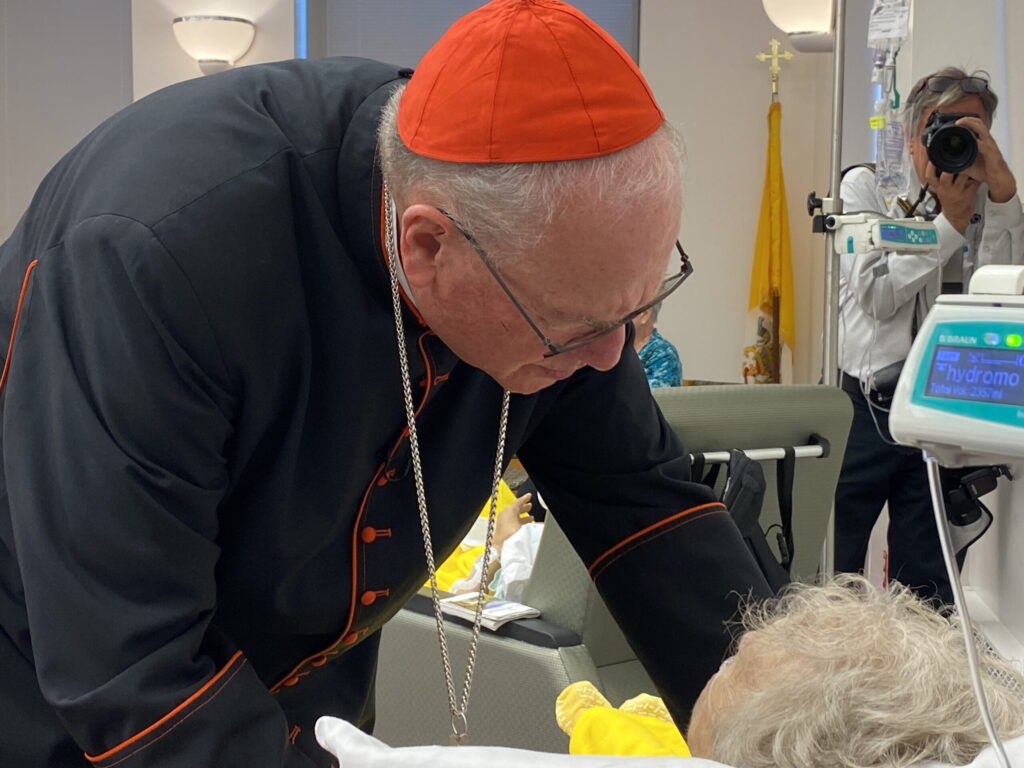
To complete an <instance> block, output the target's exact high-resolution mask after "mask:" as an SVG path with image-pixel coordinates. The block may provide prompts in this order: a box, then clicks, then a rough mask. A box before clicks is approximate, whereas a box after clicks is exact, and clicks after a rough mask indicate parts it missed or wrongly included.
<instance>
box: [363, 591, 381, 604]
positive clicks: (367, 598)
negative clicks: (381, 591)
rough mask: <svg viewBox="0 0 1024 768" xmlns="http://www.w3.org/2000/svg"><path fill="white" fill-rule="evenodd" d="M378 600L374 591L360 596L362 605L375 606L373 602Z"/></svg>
mask: <svg viewBox="0 0 1024 768" xmlns="http://www.w3.org/2000/svg"><path fill="white" fill-rule="evenodd" d="M376 599H377V593H376V592H374V591H373V590H367V591H366V592H363V594H362V595H360V597H359V602H360V603H362V604H363V605H373V602H374V600H376Z"/></svg>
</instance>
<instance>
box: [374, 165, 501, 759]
mask: <svg viewBox="0 0 1024 768" xmlns="http://www.w3.org/2000/svg"><path fill="white" fill-rule="evenodd" d="M383 188H384V228H385V241H386V242H385V243H384V251H385V255H386V256H387V259H388V272H389V273H390V275H391V303H392V307H393V308H394V313H395V335H396V337H397V338H398V361H399V364H400V366H401V369H402V395H403V396H404V398H405V418H406V422H407V424H408V426H409V452H410V454H411V456H412V468H413V476H414V478H415V480H416V501H417V504H418V505H419V512H420V529H421V530H422V532H423V550H424V552H425V554H426V558H427V573H428V574H429V575H430V596H431V600H432V602H433V605H434V621H435V623H436V624H437V641H438V644H439V645H440V646H441V664H442V666H443V668H444V681H445V685H446V686H447V688H448V707H449V709H450V710H451V713H452V732H451V736H449V743H450V744H452V745H461V744H466V743H468V738H469V737H468V731H469V723H468V721H467V719H466V709H467V706H468V705H469V691H470V688H471V686H472V684H473V670H474V668H475V667H476V649H477V644H478V643H479V640H480V619H481V617H482V616H483V608H484V597H485V595H486V594H487V567H488V565H489V563H490V558H491V541H492V540H493V538H494V518H495V510H496V508H497V506H498V483H499V481H500V480H501V472H502V464H503V459H504V456H505V431H506V427H507V425H508V404H509V391H508V390H505V393H504V395H503V396H502V400H501V416H500V418H499V420H498V450H497V455H496V456H495V459H494V480H493V482H492V484H491V502H490V510H489V515H488V519H487V536H486V537H485V539H484V554H483V558H482V560H481V563H480V587H479V590H478V591H477V596H476V610H475V612H474V615H473V634H472V637H471V638H470V641H469V654H468V657H467V659H466V678H465V682H464V683H463V685H462V698H461V700H459V701H456V699H455V683H454V681H453V679H452V662H451V657H450V656H449V655H448V636H447V633H446V632H445V629H444V617H443V616H442V614H441V602H440V599H439V597H438V593H437V572H436V569H435V566H434V546H433V544H432V542H431V539H430V519H429V517H428V515H427V497H426V494H425V493H424V490H423V466H422V464H421V463H420V445H419V437H418V436H417V433H416V409H415V408H414V407H413V403H412V383H411V379H410V377H409V356H408V353H407V351H406V348H405V329H404V327H403V325H402V302H401V298H400V296H399V293H398V266H397V261H398V251H399V249H398V242H397V239H396V237H395V211H394V205H393V203H392V200H391V195H390V194H389V193H388V188H387V183H386V182H384V184H383Z"/></svg>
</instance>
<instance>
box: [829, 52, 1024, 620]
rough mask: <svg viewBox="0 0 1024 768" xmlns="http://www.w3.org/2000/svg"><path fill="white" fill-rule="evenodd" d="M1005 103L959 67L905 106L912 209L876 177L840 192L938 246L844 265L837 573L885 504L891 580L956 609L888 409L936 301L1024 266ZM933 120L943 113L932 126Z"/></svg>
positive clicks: (923, 85) (920, 86) (908, 456)
mask: <svg viewBox="0 0 1024 768" xmlns="http://www.w3.org/2000/svg"><path fill="white" fill-rule="evenodd" d="M997 101H998V99H997V98H996V95H995V93H993V92H992V90H991V89H990V87H989V84H988V79H987V78H986V77H984V76H980V75H978V74H974V75H970V76H969V75H968V74H967V73H966V72H964V71H962V70H960V69H958V68H956V67H945V68H943V69H940V70H938V71H937V72H934V73H933V74H931V75H928V76H927V77H924V78H922V79H921V80H919V81H918V82H917V84H916V85H915V86H914V88H913V90H912V91H911V93H910V97H909V98H908V99H907V101H906V103H905V105H904V122H905V125H906V127H907V128H906V129H907V133H908V151H909V154H910V159H911V166H912V169H911V182H910V195H909V200H905V199H897V200H894V201H892V202H891V204H889V203H887V202H886V201H885V200H884V199H883V198H882V196H881V195H880V194H879V193H878V191H877V189H876V185H875V175H874V173H873V171H872V170H871V169H870V168H869V167H856V168H853V169H852V170H850V171H849V172H848V173H846V174H845V175H844V177H843V181H842V185H841V187H840V195H841V197H842V199H843V205H844V210H845V211H847V212H855V211H866V210H870V211H877V212H879V213H884V214H886V215H888V216H891V217H894V218H900V217H903V216H906V215H924V216H926V217H928V218H931V219H933V220H934V223H935V228H936V232H937V236H938V247H937V248H936V249H935V251H933V252H930V253H901V252H899V251H872V252H870V253H865V254H843V256H842V263H841V274H840V287H839V291H840V321H839V366H840V368H841V369H842V372H841V382H842V386H843V389H844V390H845V391H846V392H847V393H848V394H849V395H850V397H851V399H852V400H853V404H854V418H853V426H852V427H851V431H850V439H849V443H848V444H847V448H846V455H845V457H844V460H843V469H842V473H841V475H840V479H839V485H838V488H837V491H836V499H835V525H836V549H835V568H836V570H837V571H858V570H861V569H862V568H863V567H864V558H865V554H866V551H867V545H868V539H869V537H870V535H871V529H872V527H873V526H874V523H875V521H876V520H877V518H878V515H879V513H880V512H881V510H882V507H883V506H884V505H885V503H886V502H888V504H889V518H890V522H889V531H888V541H889V560H888V563H889V575H890V577H892V578H895V579H898V580H899V581H901V582H902V583H904V584H906V585H907V586H909V587H911V588H913V589H914V590H915V591H916V592H918V594H920V595H921V596H922V597H923V598H925V599H936V600H939V601H941V602H943V603H951V602H952V592H951V588H950V584H949V580H948V578H947V576H946V572H945V567H944V565H943V560H942V553H941V551H940V549H939V541H938V534H937V533H936V530H935V522H934V518H933V513H932V506H931V499H930V496H929V491H928V480H927V475H926V471H925V465H924V462H923V461H922V459H921V454H920V452H919V451H917V450H916V449H911V448H906V447H902V446H897V445H895V444H894V443H893V441H892V437H891V436H890V434H889V427H888V421H889V414H888V405H889V401H890V400H891V398H892V393H893V390H894V388H895V386H896V380H897V379H898V377H899V371H900V368H901V367H902V364H903V360H904V359H905V358H906V356H907V354H908V352H909V351H910V345H911V343H912V341H913V338H914V334H915V333H916V331H917V328H918V327H919V326H920V324H921V322H922V321H923V320H924V317H925V315H926V314H927V313H928V310H929V309H930V307H931V305H932V303H933V302H934V301H935V297H936V296H937V295H938V294H939V293H961V292H965V291H966V289H967V286H968V283H969V282H970V279H971V275H972V274H973V273H974V271H975V270H976V269H977V268H978V267H980V266H982V265H985V264H1021V263H1024V214H1022V211H1021V202H1020V199H1019V198H1018V196H1017V183H1016V180H1015V179H1014V177H1013V174H1012V173H1011V172H1010V169H1009V168H1008V167H1007V165H1006V162H1005V160H1004V159H1003V156H1002V153H1001V152H1000V151H999V147H998V146H997V144H996V142H995V139H994V138H993V137H992V134H991V133H990V132H989V129H990V127H991V125H992V118H993V116H994V114H995V109H996V103H997ZM933 113H939V114H938V116H937V117H936V118H934V119H932V114H933ZM951 115H960V116H959V117H949V116H951ZM963 129H967V131H969V133H968V132H965V131H964V130H963ZM926 143H927V144H928V146H926ZM929 148H930V149H931V152H929ZM975 150H976V154H975ZM972 157H973V159H972ZM936 165H939V166H941V167H939V168H937V167H936ZM942 168H946V170H945V171H943V170H942ZM950 169H955V170H950ZM911 201H914V202H911ZM962 558H963V552H961V553H960V556H959V559H960V561H961V562H962Z"/></svg>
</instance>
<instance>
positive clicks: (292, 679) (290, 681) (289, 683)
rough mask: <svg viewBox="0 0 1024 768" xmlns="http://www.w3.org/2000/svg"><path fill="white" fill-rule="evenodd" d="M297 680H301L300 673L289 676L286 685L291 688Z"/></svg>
mask: <svg viewBox="0 0 1024 768" xmlns="http://www.w3.org/2000/svg"><path fill="white" fill-rule="evenodd" d="M297 682H299V676H298V675H292V676H291V677H289V678H288V679H287V680H285V681H284V684H285V685H286V686H288V687H289V688H291V687H292V686H293V685H295V684H296V683H297Z"/></svg>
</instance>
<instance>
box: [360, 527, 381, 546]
mask: <svg viewBox="0 0 1024 768" xmlns="http://www.w3.org/2000/svg"><path fill="white" fill-rule="evenodd" d="M359 538H361V539H362V540H363V542H364V543H365V544H372V543H373V542H374V541H375V540H376V539H377V529H376V528H371V527H370V526H366V527H365V528H363V530H361V531H360V532H359Z"/></svg>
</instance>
